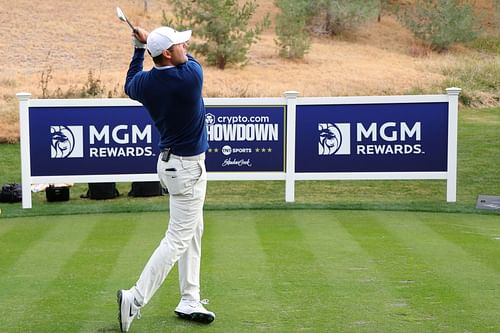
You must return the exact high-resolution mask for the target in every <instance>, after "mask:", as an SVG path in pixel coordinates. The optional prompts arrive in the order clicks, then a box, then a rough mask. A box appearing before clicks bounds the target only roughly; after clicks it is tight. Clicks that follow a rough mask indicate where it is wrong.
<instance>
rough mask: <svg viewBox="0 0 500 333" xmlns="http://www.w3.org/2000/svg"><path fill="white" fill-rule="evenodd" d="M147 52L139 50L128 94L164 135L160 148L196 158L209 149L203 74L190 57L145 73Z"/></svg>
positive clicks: (129, 75) (198, 65) (127, 80)
mask: <svg viewBox="0 0 500 333" xmlns="http://www.w3.org/2000/svg"><path fill="white" fill-rule="evenodd" d="M144 53H145V50H144V49H140V48H136V49H135V52H134V56H133V58H132V61H131V62H130V66H129V69H128V72H127V79H126V82H125V93H126V94H127V95H128V96H129V97H130V98H131V99H134V100H137V101H139V102H140V103H142V105H144V107H145V108H146V109H147V110H148V112H149V114H150V116H151V118H152V120H153V122H154V124H155V126H156V128H157V129H158V131H159V133H160V143H159V147H160V149H163V148H171V149H172V153H173V154H175V155H179V156H193V155H198V154H201V153H203V152H205V151H206V150H207V149H208V139H207V128H206V125H205V105H204V103H203V98H202V89H203V71H202V68H201V65H200V64H199V63H198V61H196V59H194V58H193V57H192V56H191V55H189V54H188V61H187V62H186V63H184V64H181V65H178V66H176V67H171V68H166V69H165V68H164V69H158V68H152V69H151V70H149V71H143V63H144Z"/></svg>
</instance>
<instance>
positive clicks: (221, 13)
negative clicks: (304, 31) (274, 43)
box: [162, 0, 269, 69]
mask: <svg viewBox="0 0 500 333" xmlns="http://www.w3.org/2000/svg"><path fill="white" fill-rule="evenodd" d="M172 4H173V8H174V13H173V14H174V16H175V19H169V18H167V17H166V15H165V13H164V15H163V22H162V23H163V24H164V25H168V26H175V27H176V28H177V29H188V28H189V29H192V30H193V34H194V36H195V38H194V39H193V40H192V41H191V42H190V48H191V49H192V50H193V51H194V52H196V53H199V54H201V55H202V56H205V57H206V60H207V62H208V64H209V65H214V66H216V67H218V68H220V69H224V68H225V67H226V65H227V64H245V63H246V61H247V53H248V50H249V49H250V46H251V45H252V44H253V43H255V42H257V41H258V40H259V35H260V34H261V33H262V30H263V29H265V28H266V27H267V26H268V25H269V16H265V17H264V19H263V20H262V21H260V22H259V23H257V24H256V25H255V27H254V28H253V29H252V28H249V21H250V19H251V18H252V16H253V14H254V13H255V10H256V8H257V5H256V3H255V1H247V2H245V3H244V4H243V5H242V6H241V8H240V6H239V2H238V1H237V0H223V1H220V0H193V1H183V0H173V1H172ZM198 39H201V41H198Z"/></svg>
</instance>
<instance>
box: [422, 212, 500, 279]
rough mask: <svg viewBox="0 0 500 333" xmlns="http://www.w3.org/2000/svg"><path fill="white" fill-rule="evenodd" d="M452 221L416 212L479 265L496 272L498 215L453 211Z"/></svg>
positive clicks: (499, 252) (499, 266) (499, 246)
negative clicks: (478, 214)
mask: <svg viewBox="0 0 500 333" xmlns="http://www.w3.org/2000/svg"><path fill="white" fill-rule="evenodd" d="M453 216H454V218H453V221H452V222H450V221H448V220H447V219H436V218H435V216H434V215H433V214H420V215H419V218H420V221H422V222H423V223H425V225H427V226H428V227H429V228H431V229H432V230H434V232H436V233H438V234H439V235H440V236H441V237H443V238H444V239H446V240H448V241H449V242H452V243H453V244H455V245H456V246H459V247H460V248H462V249H463V250H464V251H466V252H467V253H468V254H469V255H471V256H473V257H474V258H475V260H477V261H478V262H479V263H481V264H482V265H486V266H488V267H489V268H491V269H493V270H495V271H496V272H497V273H498V272H500V217H498V216H487V215H482V216H471V215H469V214H467V215H453Z"/></svg>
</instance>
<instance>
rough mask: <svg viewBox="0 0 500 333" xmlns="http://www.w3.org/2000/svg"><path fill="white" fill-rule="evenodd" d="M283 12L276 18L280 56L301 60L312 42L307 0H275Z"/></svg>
mask: <svg viewBox="0 0 500 333" xmlns="http://www.w3.org/2000/svg"><path fill="white" fill-rule="evenodd" d="M274 3H275V5H276V6H277V7H278V8H279V9H280V10H281V13H280V14H278V16H277V17H276V28H275V29H276V35H277V36H278V38H277V40H276V44H277V45H278V47H279V55H280V56H281V57H284V58H290V59H300V58H303V57H304V55H305V53H307V51H308V49H309V47H310V45H311V42H310V37H309V32H308V31H307V19H308V16H309V13H308V3H309V1H307V0H275V2H274Z"/></svg>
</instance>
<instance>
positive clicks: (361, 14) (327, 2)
mask: <svg viewBox="0 0 500 333" xmlns="http://www.w3.org/2000/svg"><path fill="white" fill-rule="evenodd" d="M310 3H311V7H310V12H311V13H312V14H313V15H314V16H316V17H317V16H318V15H320V17H321V19H322V21H323V27H324V31H325V32H326V33H328V34H330V35H339V34H341V33H343V32H345V31H347V30H352V29H354V28H356V27H358V26H359V25H360V24H362V23H364V22H365V21H367V20H368V19H370V18H373V17H376V16H377V15H378V14H379V12H380V10H379V6H380V0H314V1H311V2H310Z"/></svg>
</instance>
